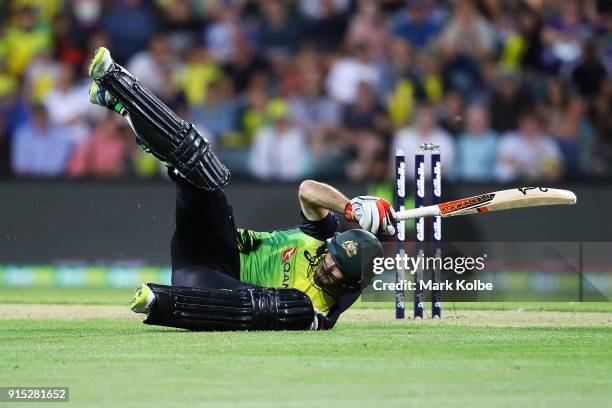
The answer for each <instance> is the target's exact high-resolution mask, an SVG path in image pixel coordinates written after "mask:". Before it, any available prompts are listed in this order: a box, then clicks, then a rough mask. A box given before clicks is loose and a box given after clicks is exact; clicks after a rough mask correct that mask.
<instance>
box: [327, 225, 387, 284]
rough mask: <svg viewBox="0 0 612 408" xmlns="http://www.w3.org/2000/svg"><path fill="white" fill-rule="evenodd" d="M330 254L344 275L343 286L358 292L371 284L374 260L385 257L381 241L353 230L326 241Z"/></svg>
mask: <svg viewBox="0 0 612 408" xmlns="http://www.w3.org/2000/svg"><path fill="white" fill-rule="evenodd" d="M325 245H326V247H327V250H328V251H329V254H330V255H331V256H332V258H333V259H334V262H336V265H338V268H339V269H340V272H342V275H344V278H345V281H344V282H343V286H344V287H345V288H346V289H350V290H352V291H358V290H360V289H363V288H365V287H366V286H368V285H369V284H370V280H371V277H372V266H373V263H374V258H378V257H382V256H383V254H384V253H383V249H382V245H381V244H380V241H378V239H377V238H376V237H375V236H374V234H372V233H371V232H368V231H364V230H361V229H352V230H349V231H345V232H342V233H336V235H334V236H333V237H332V238H329V239H328V240H327V241H326V244H325Z"/></svg>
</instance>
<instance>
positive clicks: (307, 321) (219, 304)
mask: <svg viewBox="0 0 612 408" xmlns="http://www.w3.org/2000/svg"><path fill="white" fill-rule="evenodd" d="M147 289H148V290H149V292H150V294H152V296H154V297H155V299H156V301H155V303H154V304H153V306H152V308H151V313H150V314H149V315H148V316H147V318H146V320H145V321H144V323H146V324H153V325H161V326H170V327H179V328H184V329H189V330H304V329H308V328H310V327H311V326H312V324H313V322H314V320H315V313H314V308H313V306H312V302H311V300H310V298H309V297H308V296H307V295H305V294H304V293H302V292H300V291H299V290H297V289H274V288H260V287H253V288H248V289H234V290H230V289H197V288H185V287H179V286H164V285H155V284H148V286H147Z"/></svg>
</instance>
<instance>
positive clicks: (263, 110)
mask: <svg viewBox="0 0 612 408" xmlns="http://www.w3.org/2000/svg"><path fill="white" fill-rule="evenodd" d="M611 4H612V2H610V1H606V0H601V1H594V0H593V1H572V0H565V1H549V0H529V1H528V0H525V1H518V0H509V1H503V2H502V1H494V0H482V1H473V2H472V1H469V0H464V1H454V2H446V1H436V0H409V1H400V0H381V1H372V0H363V1H350V0H296V1H276V0H269V1H263V0H260V1H256V0H251V1H248V0H234V1H231V0H223V1H221V0H219V1H214V0H157V1H153V0H114V1H111V0H8V1H6V0H4V1H2V2H0V177H15V178H31V177H65V178H158V177H163V174H164V172H163V171H162V170H161V169H160V166H159V165H158V163H157V162H156V160H155V159H153V158H152V157H150V156H148V155H145V154H143V153H142V152H140V151H139V150H138V148H137V147H136V146H135V143H134V137H133V135H132V133H131V130H130V129H129V128H128V127H127V124H126V123H125V121H123V120H122V119H121V118H119V117H118V116H117V115H116V114H113V113H111V112H108V111H106V110H104V109H103V108H101V107H98V106H93V105H91V104H89V103H88V100H87V99H88V88H89V86H90V84H91V81H90V80H89V79H88V78H87V75H86V73H87V64H88V62H89V60H90V58H91V56H92V55H93V53H94V50H95V48H96V47H99V46H107V47H108V48H110V49H111V51H112V55H113V57H114V58H115V59H116V60H117V61H118V62H119V63H121V64H122V65H124V66H126V67H127V68H128V69H129V70H130V71H132V72H133V73H134V74H135V75H136V76H137V77H138V78H139V79H140V80H141V81H142V82H143V83H144V84H145V85H146V86H148V87H149V88H150V89H151V90H153V91H154V92H155V93H156V94H157V95H159V97H160V98H161V99H162V100H164V101H165V102H166V103H167V104H168V105H169V106H170V107H172V108H173V109H175V110H176V111H177V112H179V113H180V114H181V115H182V116H183V117H185V118H187V119H189V120H190V121H193V122H194V123H195V124H196V125H197V126H198V127H199V128H200V129H206V131H207V134H208V136H209V138H210V139H211V140H212V141H213V142H214V144H215V145H216V146H217V149H218V151H219V152H220V154H221V155H222V156H223V158H224V161H225V162H226V163H227V164H228V166H229V167H230V168H231V170H232V172H233V175H234V177H241V176H242V177H255V178H259V179H264V180H296V179H300V178H302V177H306V176H313V177H319V178H339V179H350V180H356V181H376V180H383V179H385V177H388V176H390V175H391V174H392V164H391V162H392V160H391V158H392V157H393V156H392V155H393V152H394V149H395V147H403V148H404V149H405V150H406V151H407V152H408V153H409V157H410V158H412V154H411V153H412V152H413V151H414V148H415V146H416V145H418V144H419V143H422V142H428V141H431V142H434V143H436V144H439V145H440V147H441V150H442V156H443V166H444V167H445V179H448V180H453V181H469V182H490V181H497V182H506V181H513V180H546V181H560V180H567V179H580V180H585V179H590V178H595V177H603V178H606V177H609V176H610V175H612V165H611V164H612V115H611V114H610V113H611V112H610V106H612V81H611V78H610V73H611V72H612V10H611V8H612V7H611V6H610V5H611ZM408 169H409V170H410V169H412V167H411V166H409V167H408Z"/></svg>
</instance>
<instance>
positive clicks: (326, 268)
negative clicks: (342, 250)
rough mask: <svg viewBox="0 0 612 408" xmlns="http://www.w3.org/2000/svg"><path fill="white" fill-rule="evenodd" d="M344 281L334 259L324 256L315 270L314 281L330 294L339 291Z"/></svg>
mask: <svg viewBox="0 0 612 408" xmlns="http://www.w3.org/2000/svg"><path fill="white" fill-rule="evenodd" d="M343 280H344V276H343V275H342V272H340V268H338V265H336V262H334V258H332V256H331V255H330V254H329V252H328V253H327V254H325V256H324V257H323V259H322V260H321V263H319V266H317V269H316V270H315V276H314V281H315V283H316V284H317V285H318V286H320V287H321V288H323V289H326V290H328V291H330V292H332V293H334V292H336V291H337V290H338V289H340V285H341V284H342V281H343Z"/></svg>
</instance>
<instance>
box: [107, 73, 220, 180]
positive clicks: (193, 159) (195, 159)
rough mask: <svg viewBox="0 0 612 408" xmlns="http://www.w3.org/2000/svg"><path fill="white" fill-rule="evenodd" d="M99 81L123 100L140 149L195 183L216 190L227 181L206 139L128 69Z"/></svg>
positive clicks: (119, 99) (108, 75)
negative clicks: (169, 165)
mask: <svg viewBox="0 0 612 408" xmlns="http://www.w3.org/2000/svg"><path fill="white" fill-rule="evenodd" d="M102 84H103V86H104V87H105V88H106V89H108V90H109V91H110V93H111V94H112V95H113V96H114V97H116V98H117V100H118V101H119V102H121V104H123V107H124V108H125V110H126V111H127V112H128V115H129V117H128V119H129V120H130V122H131V124H132V126H133V128H134V130H135V131H136V133H137V142H138V144H139V145H140V146H141V147H143V149H145V150H146V151H148V152H150V153H152V154H153V155H154V156H155V157H157V158H158V159H160V160H162V161H164V162H167V163H170V164H171V165H172V166H174V167H175V168H176V170H177V171H178V172H179V173H180V174H181V175H182V176H183V177H184V178H185V179H187V180H188V181H189V182H191V183H192V184H193V185H195V186H196V187H200V188H203V189H205V190H216V189H218V188H221V187H223V186H224V185H226V184H227V183H228V182H229V178H230V172H229V170H228V169H227V168H226V167H225V166H224V165H223V164H222V163H221V162H220V161H219V158H218V157H217V156H216V155H215V153H214V152H213V150H212V147H211V146H210V143H208V140H206V138H205V137H204V136H202V135H201V134H200V132H198V130H197V129H196V128H195V127H194V126H193V124H191V123H188V122H186V121H184V120H182V119H181V118H180V117H178V116H177V115H176V113H174V112H173V111H172V110H170V109H169V108H168V107H167V106H166V105H165V104H164V103H163V102H162V101H160V100H159V99H158V98H157V97H156V96H155V95H153V93H152V92H151V91H150V90H148V89H147V88H146V87H144V86H143V85H142V84H140V82H138V80H137V79H136V78H134V77H133V76H132V75H130V74H129V73H128V72H127V71H125V70H123V69H117V70H115V71H111V72H109V73H108V74H106V75H105V76H104V77H103V78H102Z"/></svg>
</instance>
